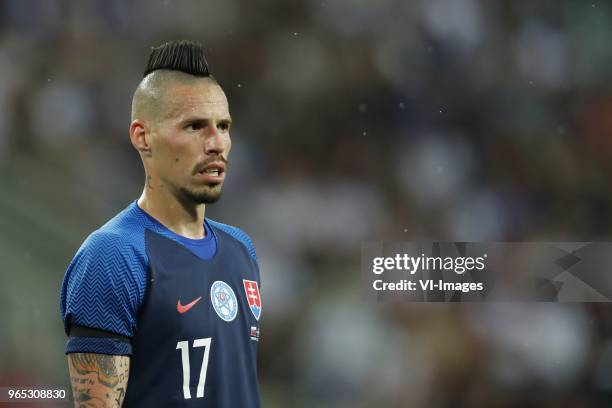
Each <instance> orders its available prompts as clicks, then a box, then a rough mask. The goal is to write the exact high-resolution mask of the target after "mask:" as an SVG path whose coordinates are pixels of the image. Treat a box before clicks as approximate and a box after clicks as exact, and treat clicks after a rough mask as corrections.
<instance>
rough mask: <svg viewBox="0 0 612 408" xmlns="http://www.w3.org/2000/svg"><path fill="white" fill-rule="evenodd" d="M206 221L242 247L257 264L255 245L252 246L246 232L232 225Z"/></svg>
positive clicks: (251, 241)
mask: <svg viewBox="0 0 612 408" xmlns="http://www.w3.org/2000/svg"><path fill="white" fill-rule="evenodd" d="M206 221H207V222H208V224H209V225H210V226H211V227H213V228H216V229H217V230H221V231H223V232H225V233H226V234H228V235H229V236H231V237H232V238H233V239H235V240H237V241H238V242H240V243H241V244H242V245H244V246H245V247H246V249H247V251H248V252H249V255H250V256H251V258H253V260H254V261H255V262H256V263H257V253H256V252H255V245H254V244H253V240H252V239H251V237H250V236H249V235H248V234H247V233H246V232H244V231H243V230H241V229H240V228H238V227H235V226H233V225H229V224H223V223H221V222H218V221H214V220H211V219H208V218H207V219H206Z"/></svg>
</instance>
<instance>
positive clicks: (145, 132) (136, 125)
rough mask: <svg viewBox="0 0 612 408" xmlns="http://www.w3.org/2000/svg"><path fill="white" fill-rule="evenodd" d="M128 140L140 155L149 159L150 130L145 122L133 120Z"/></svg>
mask: <svg viewBox="0 0 612 408" xmlns="http://www.w3.org/2000/svg"><path fill="white" fill-rule="evenodd" d="M130 140H131V141H132V146H134V148H135V149H136V150H138V151H139V152H140V153H141V154H142V155H144V156H146V157H151V144H150V140H151V128H150V127H149V126H148V124H147V123H146V122H145V121H143V120H140V119H135V120H133V121H132V123H130Z"/></svg>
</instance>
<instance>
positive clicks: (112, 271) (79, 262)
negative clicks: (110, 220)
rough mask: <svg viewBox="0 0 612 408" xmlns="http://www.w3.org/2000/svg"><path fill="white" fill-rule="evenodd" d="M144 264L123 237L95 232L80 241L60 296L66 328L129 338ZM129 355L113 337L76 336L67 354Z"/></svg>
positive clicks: (141, 291) (142, 285)
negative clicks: (97, 331)
mask: <svg viewBox="0 0 612 408" xmlns="http://www.w3.org/2000/svg"><path fill="white" fill-rule="evenodd" d="M145 287H146V260H145V259H143V257H142V256H140V255H139V254H138V251H136V250H135V249H134V246H133V245H131V243H130V242H129V241H128V240H127V239H126V238H125V236H123V235H121V234H118V233H116V232H112V233H111V232H101V231H97V232H95V233H93V234H92V235H90V236H89V238H88V239H87V240H86V241H85V242H84V243H83V245H82V246H81V248H80V249H79V251H78V252H77V254H76V256H75V257H74V259H73V260H72V262H71V263H70V265H69V266H68V270H67V271H66V274H65V276H64V281H63V283H62V289H61V295H60V311H61V315H62V319H63V321H64V329H65V331H66V334H69V331H70V326H71V325H72V324H75V325H79V326H84V327H89V328H92V329H98V330H102V331H105V332H110V333H116V334H119V335H121V336H125V337H128V338H131V337H133V335H134V328H135V326H136V314H137V312H138V309H139V307H140V304H141V303H142V299H143V298H144V293H145ZM77 352H78V353H101V354H114V355H130V354H131V352H132V350H131V345H130V343H128V342H125V341H120V340H118V339H113V338H100V337H74V336H71V337H70V338H69V340H68V343H67V344H66V353H77Z"/></svg>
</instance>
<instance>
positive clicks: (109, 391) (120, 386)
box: [68, 353, 130, 407]
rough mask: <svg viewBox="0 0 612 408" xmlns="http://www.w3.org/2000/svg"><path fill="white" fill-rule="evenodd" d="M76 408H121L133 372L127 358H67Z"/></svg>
mask: <svg viewBox="0 0 612 408" xmlns="http://www.w3.org/2000/svg"><path fill="white" fill-rule="evenodd" d="M68 367H69V370H70V380H71V383H72V392H73V394H74V404H75V407H121V404H122V403H123V398H124V397H125V391H126V389H127V381H128V376H129V371H130V358H129V357H128V356H109V355H105V354H94V353H72V354H69V355H68Z"/></svg>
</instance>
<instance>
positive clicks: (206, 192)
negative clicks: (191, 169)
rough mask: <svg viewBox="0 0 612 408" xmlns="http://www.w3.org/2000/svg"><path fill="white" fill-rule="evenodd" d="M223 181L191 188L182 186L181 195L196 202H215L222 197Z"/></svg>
mask: <svg viewBox="0 0 612 408" xmlns="http://www.w3.org/2000/svg"><path fill="white" fill-rule="evenodd" d="M222 187H223V183H219V184H215V185H213V186H208V185H207V186H205V187H204V188H198V189H190V188H187V187H181V189H180V193H181V195H182V196H183V197H184V198H185V199H187V200H189V201H191V202H192V203H194V204H213V203H215V202H217V200H219V198H220V197H221V188H222Z"/></svg>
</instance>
